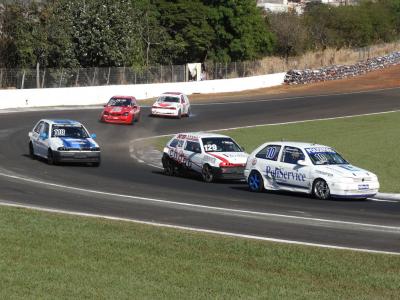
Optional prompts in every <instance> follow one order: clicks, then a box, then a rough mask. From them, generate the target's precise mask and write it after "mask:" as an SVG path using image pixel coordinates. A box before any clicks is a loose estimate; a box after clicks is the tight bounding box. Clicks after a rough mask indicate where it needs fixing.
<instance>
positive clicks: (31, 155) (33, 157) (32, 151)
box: [29, 142, 36, 159]
mask: <svg viewBox="0 0 400 300" xmlns="http://www.w3.org/2000/svg"><path fill="white" fill-rule="evenodd" d="M29 156H30V158H32V159H35V158H36V155H35V151H34V150H33V144H32V142H30V143H29Z"/></svg>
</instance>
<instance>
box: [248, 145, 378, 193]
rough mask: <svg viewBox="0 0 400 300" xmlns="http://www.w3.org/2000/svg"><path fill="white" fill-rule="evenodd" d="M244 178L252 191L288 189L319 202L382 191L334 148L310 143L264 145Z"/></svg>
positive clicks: (250, 160)
mask: <svg viewBox="0 0 400 300" xmlns="http://www.w3.org/2000/svg"><path fill="white" fill-rule="evenodd" d="M244 175H245V177H246V181H247V183H248V186H249V189H250V191H253V192H260V191H262V190H264V189H266V190H285V191H292V192H301V193H308V194H313V195H314V196H315V197H316V198H318V199H328V198H330V197H335V198H362V199H364V198H368V197H373V196H374V195H375V194H376V193H377V192H378V189H379V182H378V178H377V176H376V175H375V174H373V173H372V172H370V171H367V170H363V169H360V168H358V167H355V166H352V165H351V164H349V163H348V162H347V161H346V160H345V159H344V158H343V157H342V156H341V155H340V154H339V153H337V152H336V151H335V150H334V149H333V148H331V147H328V146H324V145H318V144H310V143H299V142H268V143H264V144H262V145H261V146H259V147H258V148H257V149H256V150H254V151H253V152H252V153H251V154H250V156H249V158H248V160H247V164H246V168H245V171H244Z"/></svg>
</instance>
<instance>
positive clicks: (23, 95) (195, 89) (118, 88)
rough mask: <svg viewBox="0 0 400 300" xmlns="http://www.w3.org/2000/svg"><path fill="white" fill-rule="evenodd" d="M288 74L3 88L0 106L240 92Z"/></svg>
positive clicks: (279, 81) (267, 84) (278, 81)
mask: <svg viewBox="0 0 400 300" xmlns="http://www.w3.org/2000/svg"><path fill="white" fill-rule="evenodd" d="M285 74H286V73H277V74H269V75H261V76H253V77H245V78H234V79H221V80H205V81H192V82H176V83H158V84H136V85H112V86H95V87H77V88H50V89H23V90H0V109H6V108H23V107H43V106H69V105H96V104H104V103H105V102H107V101H108V100H109V99H110V98H111V97H112V96H115V95H131V96H135V97H136V98H137V99H139V100H141V99H147V98H152V97H157V96H158V95H160V94H161V93H164V92H183V93H185V94H187V95H191V94H194V93H201V94H210V93H224V92H238V91H244V90H252V89H259V88H264V87H271V86H277V85H281V84H282V83H283V80H284V77H285Z"/></svg>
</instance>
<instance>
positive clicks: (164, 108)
mask: <svg viewBox="0 0 400 300" xmlns="http://www.w3.org/2000/svg"><path fill="white" fill-rule="evenodd" d="M151 115H152V116H170V117H176V118H179V119H180V118H181V117H182V116H187V117H189V116H190V102H189V98H188V97H187V96H186V95H185V94H182V93H164V94H162V95H161V96H159V97H158V98H157V100H156V102H155V103H154V104H153V106H152V107H151Z"/></svg>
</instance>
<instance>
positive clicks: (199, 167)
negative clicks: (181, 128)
mask: <svg viewBox="0 0 400 300" xmlns="http://www.w3.org/2000/svg"><path fill="white" fill-rule="evenodd" d="M247 157H248V154H247V153H245V152H244V151H243V149H242V148H241V147H240V146H239V145H238V144H237V143H236V142H235V141H234V140H233V139H231V138H230V137H229V136H225V135H220V134H215V133H204V132H190V133H179V134H176V135H175V136H174V137H173V138H172V139H171V140H170V141H169V142H168V143H167V145H166V146H165V148H164V153H163V157H162V164H163V167H164V171H165V173H166V174H167V175H175V174H179V173H182V172H183V171H194V172H196V173H200V174H201V175H202V177H203V180H204V181H205V182H212V181H214V180H215V179H219V178H223V179H244V176H243V171H244V167H245V165H246V161H247Z"/></svg>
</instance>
